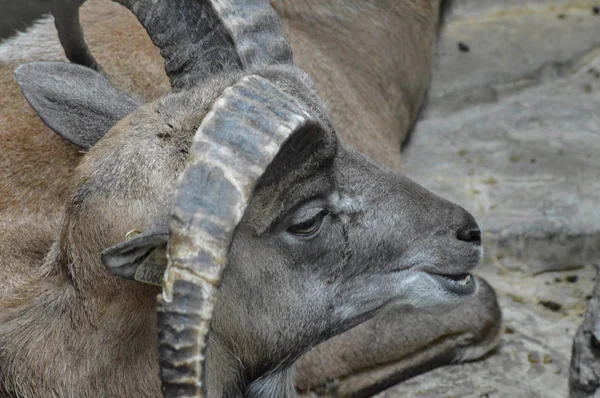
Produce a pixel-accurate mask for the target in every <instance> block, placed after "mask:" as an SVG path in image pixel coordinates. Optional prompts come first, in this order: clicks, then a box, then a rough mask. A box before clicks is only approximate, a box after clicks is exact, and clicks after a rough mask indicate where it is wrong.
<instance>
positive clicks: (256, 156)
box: [158, 75, 319, 398]
mask: <svg viewBox="0 0 600 398" xmlns="http://www.w3.org/2000/svg"><path fill="white" fill-rule="evenodd" d="M248 109H252V111H249V112H246V110H248ZM316 124H319V123H318V122H316V121H315V120H314V119H313V118H312V117H311V115H310V114H309V113H308V112H307V110H306V108H305V107H304V106H303V105H300V104H299V103H298V102H296V100H295V99H294V98H293V97H291V96H290V95H289V94H287V93H284V92H283V91H281V90H280V89H279V88H278V87H277V86H276V85H275V84H273V83H272V82H270V81H269V80H267V79H265V78H262V77H259V76H256V75H251V76H247V77H244V78H242V79H241V80H240V81H239V82H238V83H237V84H234V85H233V86H231V87H228V88H227V89H225V90H224V91H223V94H222V95H221V96H220V97H219V98H218V99H217V100H216V101H215V102H214V103H213V106H212V108H211V110H210V111H209V112H208V114H207V116H206V117H205V118H204V120H203V122H202V124H201V125H200V127H199V128H198V131H197V132H196V134H195V136H194V142H193V144H192V150H191V153H190V158H189V165H188V167H186V170H185V171H184V173H183V174H182V176H181V178H180V180H179V183H178V188H177V192H176V195H175V201H174V205H173V210H172V218H171V222H170V237H171V238H170V242H169V266H168V268H167V271H166V273H165V282H164V285H163V293H162V295H161V296H159V305H158V329H159V335H158V339H159V348H158V351H159V363H160V367H161V372H160V375H161V381H162V386H163V387H162V388H163V393H164V395H165V397H167V398H181V397H196V398H198V397H203V396H205V395H204V394H205V388H206V372H205V369H204V366H205V365H204V362H205V361H204V360H205V356H206V345H207V340H206V338H207V336H208V332H209V329H210V320H211V318H212V312H213V309H214V303H215V295H216V291H217V289H218V288H219V285H220V281H221V276H222V273H223V270H224V268H225V265H226V262H227V254H228V252H229V246H230V244H231V241H232V239H233V236H234V233H235V229H236V228H237V225H238V223H239V222H240V220H241V219H242V217H243V215H244V211H245V210H246V206H247V205H248V202H249V200H250V197H251V195H252V193H253V191H254V188H255V186H256V184H257V183H258V181H259V179H260V178H261V176H262V175H263V173H264V172H265V170H266V169H267V167H268V166H269V164H270V163H271V162H272V160H273V159H274V158H275V157H276V155H277V154H278V152H279V149H280V148H281V147H282V146H283V145H284V144H285V142H286V141H287V140H288V139H289V138H290V137H292V136H293V135H294V133H295V132H297V131H299V130H301V129H303V128H304V127H305V126H307V125H316ZM240 130H243V133H242V134H240ZM241 135H248V141H250V142H253V143H255V144H253V145H248V146H246V145H245V143H246V141H244V142H241V141H239V137H240V136H241ZM256 143H260V144H256Z"/></svg>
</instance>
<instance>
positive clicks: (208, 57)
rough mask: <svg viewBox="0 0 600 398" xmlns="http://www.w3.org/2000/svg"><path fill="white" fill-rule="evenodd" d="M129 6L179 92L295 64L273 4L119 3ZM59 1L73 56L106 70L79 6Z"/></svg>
mask: <svg viewBox="0 0 600 398" xmlns="http://www.w3.org/2000/svg"><path fill="white" fill-rule="evenodd" d="M113 1H116V2H118V3H119V4H121V5H123V6H125V7H127V8H128V9H129V10H131V12H133V14H134V15H135V16H136V17H137V19H138V20H139V21H140V22H141V24H142V25H143V26H144V28H145V29H146V31H147V32H148V35H149V36H150V39H151V40H152V42H153V43H154V45H155V46H156V47H158V48H159V49H160V53H161V56H162V57H163V58H164V60H165V71H166V72H167V75H168V76H169V78H170V80H171V86H172V87H173V89H174V90H181V89H186V88H189V87H191V86H193V85H194V84H195V83H196V82H198V81H201V80H202V79H204V78H205V77H207V76H210V75H213V74H215V73H218V72H221V71H223V70H231V69H239V68H242V67H243V68H244V69H252V68H254V67H257V66H264V65H270V64H282V63H286V64H292V63H293V58H292V50H291V48H290V45H289V44H288V42H287V41H286V39H285V37H284V36H283V33H282V30H281V22H280V20H279V17H278V16H277V13H276V12H275V10H273V8H272V7H271V6H270V4H269V2H268V1H267V0H246V1H242V0H113ZM84 2H85V0H55V1H54V2H53V5H52V13H53V15H54V18H55V25H56V29H57V30H58V36H59V39H60V42H61V44H62V46H63V48H64V49H65V54H66V56H67V58H68V59H69V60H70V61H71V62H74V63H78V64H81V65H84V66H87V67H91V68H94V69H96V70H98V71H101V68H100V66H99V65H98V63H97V62H96V60H95V59H94V57H93V56H92V54H91V53H90V51H89V49H88V47H87V45H86V43H85V39H84V37H83V32H82V30H81V24H80V23H79V7H80V6H81V4H83V3H84Z"/></svg>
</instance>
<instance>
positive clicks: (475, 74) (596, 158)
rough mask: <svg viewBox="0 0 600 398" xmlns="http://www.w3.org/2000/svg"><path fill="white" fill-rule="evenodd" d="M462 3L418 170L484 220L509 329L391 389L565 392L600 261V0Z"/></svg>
mask: <svg viewBox="0 0 600 398" xmlns="http://www.w3.org/2000/svg"><path fill="white" fill-rule="evenodd" d="M456 3H457V4H456V5H455V9H454V13H453V16H452V17H451V18H450V19H449V21H448V24H447V26H446V29H445V31H444V33H443V37H442V42H441V44H440V59H439V61H438V65H437V69H436V72H435V74H434V81H433V83H432V91H431V94H430V101H429V106H428V108H427V110H426V112H425V114H424V116H423V120H421V121H420V122H419V124H418V126H417V129H416V130H415V132H414V134H413V137H412V140H411V142H410V143H409V145H408V146H407V148H406V151H405V155H404V161H405V172H406V174H407V175H408V176H410V177H411V178H412V179H414V180H415V181H417V182H419V183H421V184H422V185H424V186H426V187H428V188H430V189H432V190H434V191H436V192H438V193H440V194H442V195H443V196H445V197H448V198H449V199H451V200H453V201H456V202H458V203H460V204H461V205H463V206H464V207H465V208H466V209H468V210H469V211H471V212H472V213H473V214H474V215H475V216H476V218H477V220H478V221H479V223H480V226H481V227H482V230H483V231H484V240H485V248H486V260H485V264H484V265H483V266H482V268H481V269H480V274H481V275H482V276H483V277H485V278H486V279H487V280H488V281H489V282H490V283H491V284H492V285H493V286H494V287H495V288H496V290H497V291H498V294H499V300H500V304H501V306H502V309H503V312H504V322H505V334H504V336H503V338H502V342H501V346H500V348H499V349H498V350H497V351H496V352H495V353H492V354H491V355H489V356H488V357H487V358H485V359H484V360H482V361H478V362H473V363H468V364H462V365H454V366H447V367H444V368H440V369H437V370H434V371H432V372H429V373H426V374H424V375H421V376H418V377H416V378H413V379H411V380H408V381H406V382H404V383H402V384H400V385H398V386H396V387H394V388H391V389H389V390H388V391H386V392H384V393H381V394H380V395H378V397H379V398H384V397H385V398H401V397H428V398H429V397H431V398H436V397H444V398H447V397H454V398H458V397H494V398H496V397H506V398H521V397H522V398H535V397H540V398H554V397H556V398H564V397H566V396H568V374H569V363H570V359H571V348H572V341H573V336H574V334H575V331H576V330H577V327H578V326H579V325H580V324H581V322H582V320H583V314H584V311H585V306H586V303H587V301H588V299H589V295H590V294H591V291H592V285H593V283H592V280H593V278H594V276H595V274H596V266H595V265H597V264H598V262H599V261H600V210H599V206H600V15H596V14H594V12H593V7H595V6H600V1H561V0H527V1H523V0H502V1H501V0H462V1H461V0H459V1H457V2H456ZM459 43H461V45H459Z"/></svg>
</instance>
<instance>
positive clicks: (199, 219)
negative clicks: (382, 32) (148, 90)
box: [16, 0, 481, 396]
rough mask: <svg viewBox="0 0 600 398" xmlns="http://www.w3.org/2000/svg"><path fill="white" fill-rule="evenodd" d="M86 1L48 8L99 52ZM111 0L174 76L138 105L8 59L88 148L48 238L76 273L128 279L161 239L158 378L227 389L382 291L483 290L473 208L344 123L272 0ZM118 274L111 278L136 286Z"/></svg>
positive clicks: (75, 53)
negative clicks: (334, 120) (353, 136)
mask: <svg viewBox="0 0 600 398" xmlns="http://www.w3.org/2000/svg"><path fill="white" fill-rule="evenodd" d="M81 2H82V1H80V0H75V1H73V2H71V3H72V4H70V5H69V7H65V6H64V5H63V7H60V8H59V7H55V8H56V10H55V16H56V21H57V27H58V28H59V32H60V37H61V40H62V42H63V45H64V46H65V48H66V50H67V51H66V52H67V55H68V56H69V57H70V58H71V59H72V60H77V62H79V63H82V64H84V65H87V66H90V67H93V68H97V69H99V67H97V64H96V63H95V61H94V60H93V58H91V55H90V54H89V52H88V50H87V47H85V43H84V41H83V38H82V36H81V30H80V28H79V27H78V22H77V18H74V16H75V17H76V15H77V6H78V5H79V4H80V3H81ZM120 3H122V4H123V5H125V6H126V7H128V8H129V9H130V10H132V12H134V13H135V14H136V15H137V17H138V19H139V20H140V21H141V22H142V24H143V25H144V27H145V28H146V30H147V31H148V33H149V35H150V37H151V38H152V40H153V42H154V43H155V45H157V47H159V49H160V50H161V54H162V56H163V57H164V59H165V69H166V71H167V74H168V75H169V77H170V79H171V83H172V86H173V90H174V92H173V93H172V94H170V95H169V96H167V97H165V98H162V99H160V100H157V101H155V102H152V103H149V104H145V105H141V104H140V103H139V101H137V100H135V99H133V98H132V97H130V96H129V95H127V94H125V93H123V92H120V91H118V90H117V89H115V88H114V87H113V86H111V84H110V82H109V81H108V80H107V79H106V78H105V77H104V76H103V75H102V74H101V73H100V72H97V71H94V70H92V69H90V68H86V67H83V66H79V65H74V64H66V63H33V64H27V65H24V66H22V67H20V68H19V69H18V70H17V71H16V76H17V80H18V82H19V84H20V85H21V88H22V90H23V93H24V95H25V97H26V98H27V99H28V101H29V102H30V104H31V105H32V106H33V107H34V108H35V109H36V111H37V112H38V114H39V115H40V117H41V118H42V120H44V121H45V122H46V123H47V124H48V126H50V127H51V128H53V129H54V130H55V131H56V132H57V133H59V134H60V135H61V136H63V137H64V138H66V139H67V140H68V141H70V142H72V143H74V144H76V145H78V146H80V147H82V148H84V149H85V150H87V151H88V152H87V153H86V155H85V156H84V157H83V160H82V162H81V164H80V166H79V167H78V171H77V173H76V177H75V179H74V181H73V193H72V195H71V200H70V202H69V203H68V204H67V207H66V212H65V220H64V224H63V227H62V230H61V237H60V240H59V245H60V248H61V255H62V256H64V262H65V263H66V264H74V263H77V262H83V263H85V270H72V272H74V273H79V275H77V278H79V279H78V283H80V284H82V285H85V284H86V283H87V284H89V285H94V281H93V278H94V275H97V273H102V272H105V271H104V269H103V268H102V265H101V263H100V253H101V252H102V261H103V263H104V264H105V265H106V266H107V267H108V268H109V269H111V270H112V271H113V272H115V273H117V274H120V275H121V276H125V277H130V278H133V276H134V274H135V273H136V271H137V269H138V266H139V265H140V264H141V263H142V262H143V261H144V260H146V259H147V257H148V256H149V255H150V254H151V253H152V252H154V251H155V249H157V248H158V249H160V248H165V247H168V248H167V250H168V254H169V267H168V269H167V272H166V273H165V280H164V284H163V294H162V296H161V298H160V305H159V321H158V322H159V329H160V331H159V340H160V341H159V353H160V356H161V358H160V360H161V377H162V380H163V390H164V391H165V393H166V394H167V395H168V396H200V395H199V394H201V393H202V390H203V389H204V388H206V387H205V386H206V382H205V380H206V378H207V376H206V374H207V373H208V388H209V392H211V394H215V395H219V394H221V395H222V394H225V395H227V394H232V395H235V394H236V393H239V392H240V391H243V390H244V389H247V388H252V387H248V384H249V382H250V381H252V380H256V379H259V378H261V377H263V376H265V375H268V374H270V373H274V372H278V371H283V370H285V369H286V368H287V367H288V366H290V365H291V363H292V362H293V361H294V360H295V359H296V358H297V357H298V356H299V355H301V354H302V353H303V352H305V351H306V350H307V349H309V348H310V347H311V346H313V345H315V344H317V343H319V342H321V341H323V340H325V339H327V338H328V337H330V336H332V335H334V334H337V333H341V332H342V331H344V330H347V329H349V328H351V327H352V326H354V325H356V324H358V323H360V322H362V321H364V320H366V319H368V318H369V317H371V316H373V315H374V314H375V313H376V312H377V311H378V310H380V309H382V308H384V307H386V306H388V305H413V306H418V307H432V306H439V305H448V304H452V303H455V302H456V301H457V300H460V299H462V298H464V297H467V296H470V295H471V294H473V293H474V292H475V291H476V289H477V286H476V282H475V280H474V279H472V278H470V276H469V274H468V272H469V271H470V270H471V269H472V268H473V267H474V266H475V265H476V264H477V263H478V262H479V260H480V257H481V247H480V234H479V230H478V227H477V224H476V223H475V221H474V219H473V217H472V216H471V215H469V214H468V213H467V212H466V211H465V210H463V209H462V208H461V207H459V206H457V205H454V204H452V203H450V202H448V201H445V200H443V199H441V198H439V197H437V196H435V195H434V194H432V193H430V192H428V191H427V190H425V189H424V188H422V187H420V186H419V185H417V184H415V183H413V182H411V181H410V180H408V179H407V178H404V177H402V176H399V175H397V174H394V173H392V172H390V171H388V170H386V169H384V168H382V167H381V166H378V165H377V164H375V163H373V162H372V161H371V160H369V159H367V158H366V157H364V156H363V155H361V154H359V153H356V152H354V151H353V150H351V149H349V148H347V147H344V146H343V145H341V144H340V143H339V142H338V140H337V138H336V136H335V134H334V131H333V128H332V126H331V123H330V122H329V119H328V117H327V112H326V109H325V107H324V105H323V104H322V102H321V100H320V99H319V98H318V96H317V95H316V94H315V92H314V90H313V88H312V84H311V82H310V79H309V78H308V77H307V76H306V75H305V74H304V73H303V72H302V71H300V70H299V69H298V68H297V67H295V65H294V63H293V60H292V54H291V49H290V47H289V45H288V43H287V41H286V40H285V38H284V37H283V35H282V33H281V27H280V23H279V20H278V18H277V15H276V14H275V13H274V11H273V10H272V9H271V8H270V6H269V4H268V2H267V1H266V0H264V1H263V0H252V1H235V0H230V1H224V0H213V1H208V0H206V1H200V0H194V1H186V0H178V1H172V2H160V1H159V2H157V1H152V0H121V1H120ZM167 3H168V4H167ZM177 181H178V183H177ZM169 220H170V221H169ZM135 229H139V230H140V231H141V233H140V234H139V235H137V236H134V237H132V238H131V239H125V235H126V234H127V232H128V231H131V230H135ZM111 245H112V246H111ZM225 264H227V266H226V267H225ZM223 269H225V270H224V273H223ZM222 274H223V275H222ZM221 276H223V282H222V283H221ZM113 282H114V285H113V286H112V287H108V286H104V287H103V289H104V292H105V293H106V291H107V290H110V289H111V288H112V289H122V288H133V287H132V286H130V285H129V284H127V283H126V282H117V281H116V280H115V281H113ZM115 286H116V287H115ZM219 286H220V292H219V294H218V295H217V292H216V290H217V289H216V288H217V287H219ZM213 305H215V307H216V310H215V311H214V319H212V324H211V318H212V313H213ZM209 325H210V328H211V333H210V345H209V347H210V349H209V350H208V353H207V352H206V350H205V347H206V341H205V337H206V335H207V334H208V331H209ZM207 355H208V357H209V358H210V360H209V361H213V362H212V363H211V365H210V366H209V367H208V368H207V370H206V372H205V371H203V362H204V358H205V356H207ZM236 367H237V368H239V369H241V370H239V372H240V373H236V374H232V375H229V376H227V369H235V368H236ZM216 368H219V369H218V370H215V369H216ZM230 373H235V371H232V372H230Z"/></svg>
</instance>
